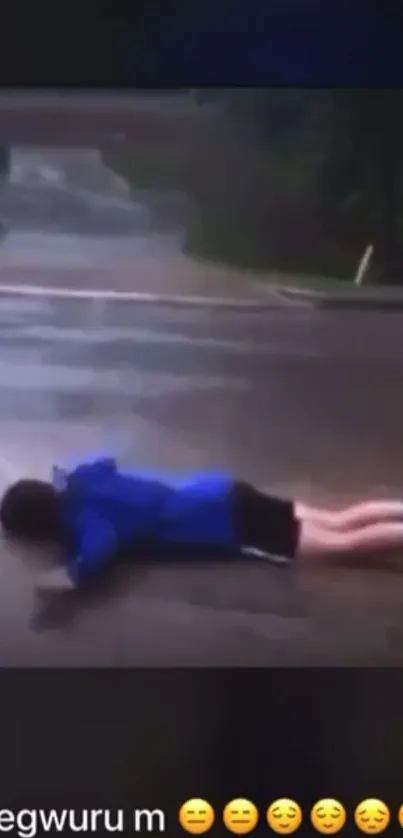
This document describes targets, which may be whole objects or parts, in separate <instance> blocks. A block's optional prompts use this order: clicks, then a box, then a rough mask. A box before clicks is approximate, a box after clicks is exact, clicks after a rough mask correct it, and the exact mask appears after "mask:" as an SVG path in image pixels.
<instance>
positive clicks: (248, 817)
mask: <svg viewBox="0 0 403 838" xmlns="http://www.w3.org/2000/svg"><path fill="white" fill-rule="evenodd" d="M258 820H259V813H258V810H257V809H256V806H255V804H254V803H251V801H250V800H245V799H244V798H243V797H239V798H237V800H231V802H230V803H227V805H226V807H225V809H224V812H223V821H224V824H225V826H226V827H227V829H228V830H229V831H230V832H234V833H235V834H236V835H247V833H248V832H252V830H253V829H255V828H256V826H257V822H258Z"/></svg>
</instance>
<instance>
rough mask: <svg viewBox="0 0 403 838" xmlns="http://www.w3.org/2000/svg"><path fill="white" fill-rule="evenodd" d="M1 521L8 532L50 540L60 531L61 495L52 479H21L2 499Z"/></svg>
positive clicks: (14, 534)
mask: <svg viewBox="0 0 403 838" xmlns="http://www.w3.org/2000/svg"><path fill="white" fill-rule="evenodd" d="M0 524H1V526H2V528H3V531H4V533H5V534H6V535H10V536H13V537H14V536H15V537H17V538H22V539H32V540H35V541H48V540H49V541H50V540H52V539H54V538H57V537H58V535H59V531H60V522H59V496H58V493H57V492H56V490H55V489H54V487H53V486H52V485H51V484H50V483H45V482H44V481H42V480H18V481H17V482H16V483H13V484H12V485H11V486H9V487H8V489H7V490H6V491H5V493H4V495H3V498H2V500H1V502H0Z"/></svg>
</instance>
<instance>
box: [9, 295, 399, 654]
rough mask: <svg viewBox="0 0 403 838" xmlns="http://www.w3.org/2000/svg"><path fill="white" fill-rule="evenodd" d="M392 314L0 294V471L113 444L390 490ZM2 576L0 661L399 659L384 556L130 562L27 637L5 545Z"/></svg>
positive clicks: (183, 463)
mask: <svg viewBox="0 0 403 838" xmlns="http://www.w3.org/2000/svg"><path fill="white" fill-rule="evenodd" d="M402 327H403V318H402V317H401V315H396V316H395V315H390V314H387V315H375V314H371V315H370V314H368V313H366V314H364V315H361V316H360V315H358V314H354V315H353V316H352V315H341V314H340V313H337V314H336V315H331V316H330V315H326V314H324V313H322V312H314V311H310V310H300V309H298V310H296V309H292V310H291V309H290V308H289V307H288V308H283V309H275V310H273V311H272V312H271V313H270V312H267V311H266V312H262V313H261V314H259V313H255V314H252V313H241V312H220V311H212V310H204V309H199V308H190V309H175V308H171V309H170V308H169V307H167V306H164V307H162V308H158V306H155V305H154V306H145V305H140V306H136V305H133V304H131V305H128V304H127V303H125V304H121V303H116V302H114V303H113V302H99V301H94V302H90V301H75V300H70V301H67V300H64V301H63V300H53V301H50V300H49V301H47V300H46V299H41V300H35V299H29V298H26V299H17V298H13V297H2V298H1V300H0V347H1V353H0V388H1V400H0V431H1V449H0V474H1V480H2V484H3V485H4V484H5V483H6V482H7V481H8V480H10V479H13V478H14V477H17V476H21V475H22V474H31V473H32V474H35V475H41V476H46V475H47V474H48V473H49V469H50V467H51V465H52V464H53V463H55V462H63V461H64V460H66V459H70V458H72V457H74V458H75V457H76V456H79V455H80V454H81V453H88V452H93V451H114V452H116V453H117V455H118V456H119V457H120V459H121V461H122V462H123V463H125V464H129V463H130V464H132V465H136V464H138V465H139V466H141V467H145V466H150V467H152V468H153V467H160V468H161V467H162V468H164V467H165V468H167V469H173V470H175V469H197V468H204V467H206V468H210V467H224V468H230V469H232V470H233V471H235V472H236V473H238V474H239V476H241V477H243V478H246V479H249V480H253V481H255V482H256V483H258V484H259V485H262V486H270V487H271V488H273V489H275V490H277V491H281V492H286V493H287V494H292V495H295V494H297V495H298V496H300V497H302V498H303V499H305V500H313V501H315V502H316V503H319V502H326V503H332V504H334V505H336V504H338V503H341V502H344V501H349V500H353V499H355V498H358V497H362V496H365V497H372V496H375V495H378V494H381V495H382V496H386V495H394V496H399V494H400V492H401V475H402V469H403V454H402V447H401V444H400V439H401V426H402V416H403V385H402V380H403V378H402V372H403V370H402V367H403V351H402V350H403V338H402V335H403V328H402ZM357 334H359V335H360V340H359V341H357ZM400 570H402V573H401V572H400ZM0 573H1V588H0V591H1V592H0V628H1V629H2V631H1V632H0V638H3V639H2V640H1V639H0V663H10V664H11V663H15V664H32V665H35V664H40V663H43V664H49V665H52V664H54V665H55V664H62V663H65V664H69V663H70V664H77V665H91V664H100V665H104V664H105V665H157V664H158V665H168V666H169V665H193V664H194V665H260V666H270V665H273V664H282V663H284V664H286V665H287V664H297V665H298V664H306V663H311V664H326V663H330V664H331V663H346V664H348V663H358V664H359V663H365V664H368V663H401V662H402V659H403V653H402V649H403V645H402V640H403V618H402V608H401V603H402V598H403V562H402V566H401V567H400V562H399V559H397V562H396V564H395V566H394V571H393V572H391V571H386V570H382V569H379V567H378V568H377V569H372V570H370V571H367V572H364V571H361V570H359V569H355V570H348V571H347V570H341V569H340V570H335V571H332V572H329V571H323V572H319V573H315V574H312V573H311V574H309V573H306V572H305V573H298V572H291V573H290V572H288V571H284V570H281V569H280V570H279V569H278V568H277V567H272V566H270V565H268V564H261V563H257V562H254V561H252V560H249V561H248V563H245V564H242V565H234V566H226V565H219V564H217V565H215V566H211V565H200V564H197V563H196V562H195V561H194V559H192V556H189V561H188V562H185V563H182V564H175V563H173V564H169V565H168V564H166V565H163V566H161V565H160V566H158V565H152V564H150V563H145V564H144V563H143V562H142V561H141V557H138V561H137V562H136V563H135V564H134V566H133V572H132V570H131V569H130V573H129V578H125V581H124V584H122V585H120V583H119V585H118V587H119V591H118V593H117V591H116V590H113V592H111V593H110V594H108V592H106V595H103V596H102V597H101V598H100V599H99V600H98V599H96V600H94V601H91V603H86V604H85V606H84V607H82V608H80V609H78V610H77V612H76V611H75V612H74V614H71V615H69V618H68V620H67V624H66V625H59V626H58V627H57V629H55V628H53V629H52V630H48V631H46V632H41V633H38V632H37V631H34V630H33V629H32V626H31V627H30V619H31V616H32V610H33V606H34V602H33V593H32V587H33V583H34V579H35V573H36V565H35V567H34V563H33V561H28V563H27V562H26V560H25V561H24V560H23V557H21V556H20V555H19V554H18V553H17V555H16V553H15V550H13V551H10V550H9V549H8V548H4V550H3V552H2V562H1V570H0ZM62 623H63V620H62ZM6 638H7V642H6Z"/></svg>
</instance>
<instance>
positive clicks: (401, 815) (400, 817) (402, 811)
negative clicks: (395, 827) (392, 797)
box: [397, 805, 403, 829]
mask: <svg viewBox="0 0 403 838" xmlns="http://www.w3.org/2000/svg"><path fill="white" fill-rule="evenodd" d="M397 819H398V821H399V823H400V826H401V827H402V829H403V805H402V806H401V807H400V809H399V811H398V813H397Z"/></svg>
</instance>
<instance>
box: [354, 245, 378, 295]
mask: <svg viewBox="0 0 403 838" xmlns="http://www.w3.org/2000/svg"><path fill="white" fill-rule="evenodd" d="M373 252H374V248H373V245H372V244H369V245H368V247H366V249H365V252H364V255H363V257H362V259H361V260H360V262H359V264H358V268H357V273H356V275H355V278H354V285H358V286H360V285H362V283H363V281H364V277H365V274H366V273H367V271H368V268H369V264H370V261H371V259H372V255H373Z"/></svg>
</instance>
